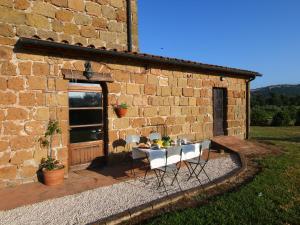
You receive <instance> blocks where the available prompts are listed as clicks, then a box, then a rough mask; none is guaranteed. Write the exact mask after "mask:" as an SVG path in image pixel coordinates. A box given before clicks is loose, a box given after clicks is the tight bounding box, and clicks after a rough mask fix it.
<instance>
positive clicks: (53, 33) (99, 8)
mask: <svg viewBox="0 0 300 225" xmlns="http://www.w3.org/2000/svg"><path fill="white" fill-rule="evenodd" d="M132 14H133V26H132V27H133V29H132V32H133V49H134V50H135V51H138V34H137V7H136V1H135V0H132ZM0 36H1V37H0V44H5V45H6V44H10V43H14V42H15V40H16V37H33V36H38V37H40V38H42V39H52V40H54V41H58V42H62V41H64V42H68V43H70V44H78V45H83V46H89V45H93V46H95V47H96V48H98V47H106V48H108V49H118V50H126V49H127V16H126V1H125V0H44V1H43V0H0Z"/></svg>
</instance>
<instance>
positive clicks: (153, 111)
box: [144, 107, 158, 117]
mask: <svg viewBox="0 0 300 225" xmlns="http://www.w3.org/2000/svg"><path fill="white" fill-rule="evenodd" d="M157 115H158V112H157V108H156V107H145V108H144V116H146V117H154V116H157Z"/></svg>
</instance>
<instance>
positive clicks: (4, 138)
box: [0, 0, 246, 187]
mask: <svg viewBox="0 0 300 225" xmlns="http://www.w3.org/2000/svg"><path fill="white" fill-rule="evenodd" d="M133 3H134V4H133V12H134V44H135V49H136V50H137V49H138V43H137V29H136V27H137V25H136V24H137V22H136V21H137V18H136V4H135V1H133ZM124 7H125V1H124V0H123V1H122V0H93V1H87V0H47V1H46V0H45V1H38V0H36V1H33V0H31V1H29V0H14V1H13V0H0V187H5V186H12V185H18V184H21V183H26V182H32V181H36V180H37V176H36V171H37V170H38V166H39V163H40V160H41V158H42V157H45V156H46V152H47V151H46V149H43V148H41V146H40V145H39V142H38V139H39V138H40V137H41V136H42V135H43V134H44V132H45V130H46V127H47V124H48V122H49V119H57V120H58V121H59V123H60V126H61V127H62V140H60V138H59V137H55V140H54V142H55V143H54V150H55V151H54V152H55V154H56V155H57V157H58V158H59V159H60V160H62V161H63V162H64V164H65V165H66V170H67V169H68V144H69V118H68V115H69V114H68V81H67V80H64V79H63V76H62V73H61V69H73V70H80V71H83V70H84V60H72V59H63V58H57V57H48V56H42V55H34V54H25V53H15V52H14V51H13V47H14V45H15V43H16V41H17V40H18V37H20V36H26V37H32V36H34V35H37V36H39V37H40V38H42V39H48V38H51V39H53V40H55V41H58V42H61V41H63V40H66V41H68V42H69V43H70V44H76V43H81V44H82V45H84V46H87V45H89V44H92V45H95V46H96V47H101V46H106V47H108V48H111V47H114V48H117V49H119V50H123V49H125V48H126V43H127V40H126V22H125V21H126V14H125V10H124ZM92 69H93V71H95V72H100V73H101V72H105V73H111V74H112V76H113V79H114V82H113V83H109V84H107V85H108V92H109V93H108V122H109V124H108V128H109V130H108V133H109V143H108V148H109V149H108V151H109V154H110V155H113V154H115V153H120V152H123V151H124V150H126V149H125V148H124V146H116V145H114V143H115V141H116V140H119V139H125V137H126V135H128V134H141V135H144V136H148V134H149V133H150V131H152V130H153V126H155V125H156V124H166V125H167V133H168V134H169V135H170V136H171V137H177V136H178V137H187V138H189V139H190V140H201V139H204V138H210V137H212V125H213V121H212V88H213V87H225V88H227V89H228V134H229V135H235V136H240V137H244V135H245V119H246V118H245V116H246V114H245V112H246V100H245V96H246V95H245V94H246V93H245V92H246V84H245V80H243V79H237V78H229V77H227V78H226V79H225V80H224V81H221V80H220V77H219V76H212V75H207V74H202V73H193V72H189V71H180V70H178V69H174V68H172V69H167V68H164V67H161V68H145V67H141V66H137V65H135V66H132V65H125V64H124V62H123V64H117V63H116V62H115V63H114V64H113V63H111V64H104V63H100V62H93V63H92ZM117 101H118V102H119V103H121V102H125V103H127V104H128V105H129V110H128V113H127V115H126V116H125V117H124V118H117V116H116V115H115V112H114V110H113V105H114V104H115V103H116V102H117Z"/></svg>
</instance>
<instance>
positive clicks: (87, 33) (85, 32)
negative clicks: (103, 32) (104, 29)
mask: <svg viewBox="0 0 300 225" xmlns="http://www.w3.org/2000/svg"><path fill="white" fill-rule="evenodd" d="M80 34H81V36H83V37H87V38H97V37H98V33H97V31H96V30H95V29H94V28H93V27H91V26H82V27H81V30H80Z"/></svg>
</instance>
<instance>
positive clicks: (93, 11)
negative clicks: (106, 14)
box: [85, 2, 102, 17]
mask: <svg viewBox="0 0 300 225" xmlns="http://www.w3.org/2000/svg"><path fill="white" fill-rule="evenodd" d="M85 10H86V12H87V13H88V14H90V15H94V16H98V17H100V16H101V14H102V13H101V5H99V4H97V3H95V2H86V5H85Z"/></svg>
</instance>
